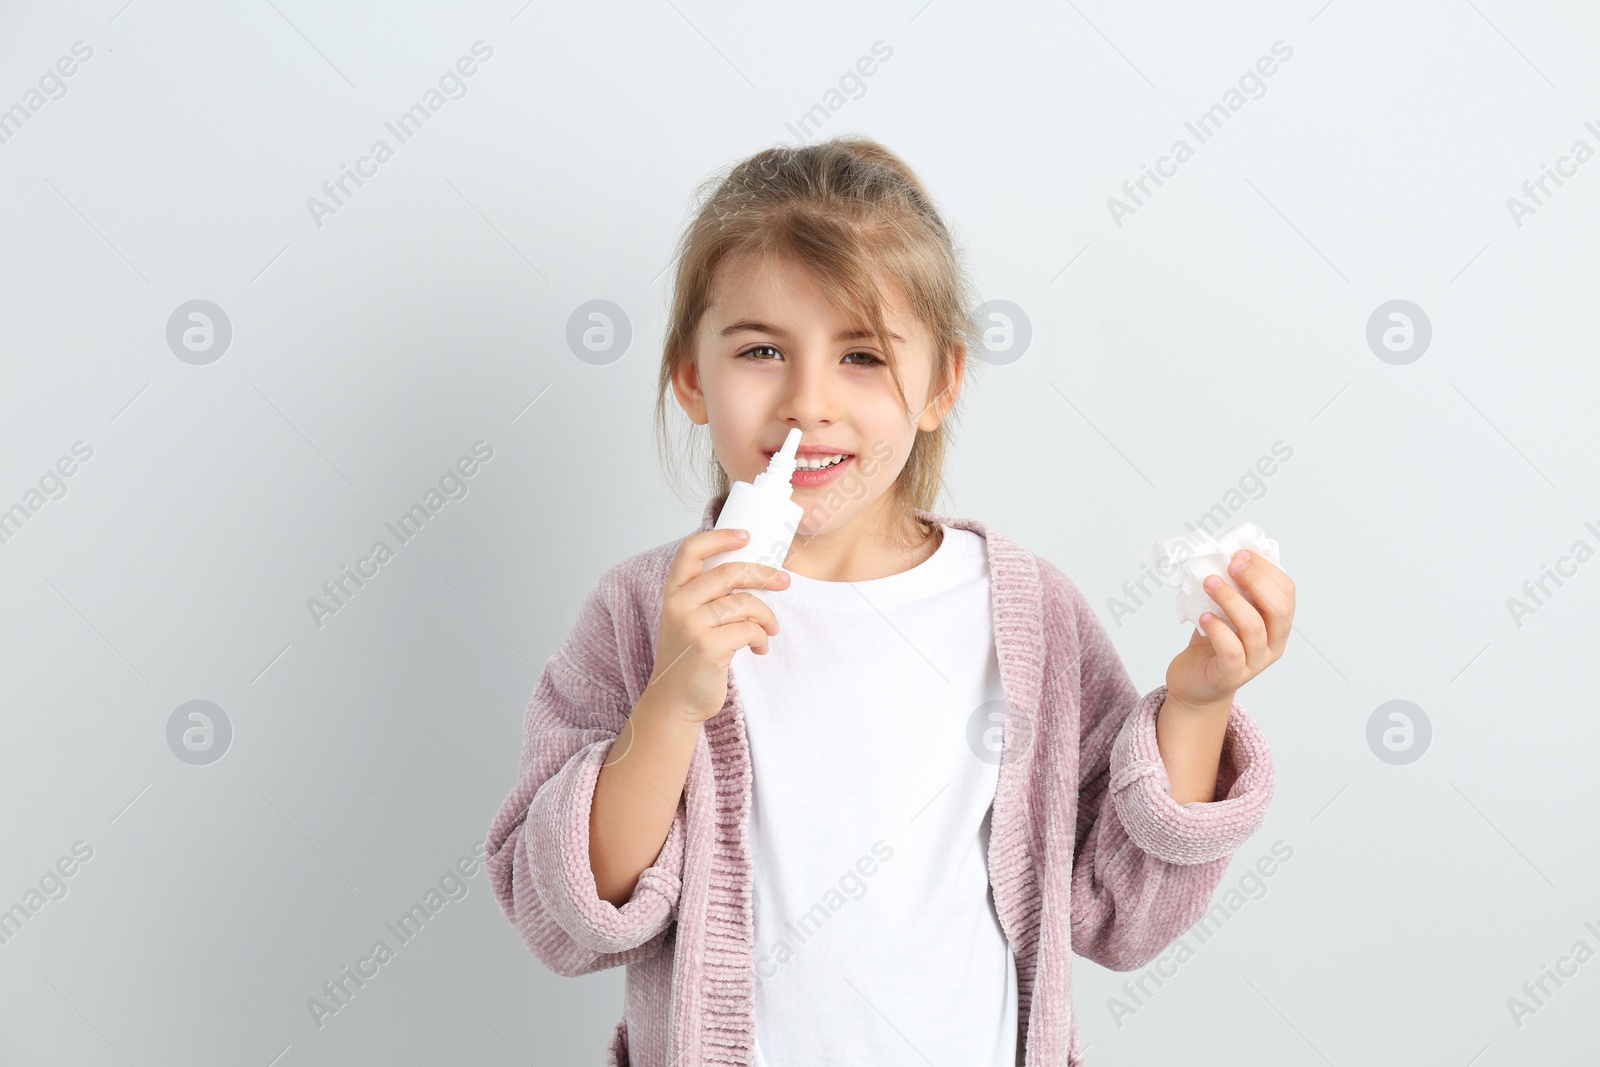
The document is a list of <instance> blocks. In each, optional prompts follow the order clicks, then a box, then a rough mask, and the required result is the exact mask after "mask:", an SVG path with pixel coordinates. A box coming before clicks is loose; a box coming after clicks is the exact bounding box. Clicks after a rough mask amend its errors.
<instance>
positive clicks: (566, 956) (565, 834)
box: [484, 585, 685, 977]
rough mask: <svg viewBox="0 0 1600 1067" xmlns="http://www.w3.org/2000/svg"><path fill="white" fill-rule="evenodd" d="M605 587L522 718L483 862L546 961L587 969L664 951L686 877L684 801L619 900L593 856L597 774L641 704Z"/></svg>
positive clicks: (509, 911) (564, 970)
mask: <svg viewBox="0 0 1600 1067" xmlns="http://www.w3.org/2000/svg"><path fill="white" fill-rule="evenodd" d="M601 590H602V586H601V585H597V586H596V587H595V589H594V590H592V591H591V592H590V594H589V596H588V597H587V598H586V599H585V601H584V604H583V607H582V608H581V609H580V611H579V614H578V620H577V622H576V623H575V624H574V626H573V628H572V631H571V633H569V634H568V636H567V638H566V640H565V641H564V642H563V643H562V645H561V647H560V648H558V649H557V650H556V652H555V654H554V655H552V656H551V657H550V659H549V661H548V662H546V664H545V666H544V670H543V671H542V672H541V674H540V675H539V680H538V682H537V684H536V685H535V687H534V691H533V697H532V699H531V700H530V701H529V703H528V706H527V710H526V712H525V713H524V718H523V742H522V758H521V765H520V768H519V771H518V777H517V783H516V785H515V787H514V788H513V789H512V790H511V793H510V795H509V796H507V797H506V799H505V802H504V803H503V804H502V805H501V807H500V810H499V812H498V813H497V814H496V815H495V817H494V821H493V823H492V824H491V825H490V827H489V835H488V838H487V840H486V841H485V844H484V853H485V857H484V864H485V866H486V868H487V869H488V872H489V878H490V884H491V886H492V887H493V889H494V894H495V898H496V899H497V900H498V901H499V903H500V910H501V911H503V912H504V913H505V916H506V918H507V919H509V920H510V921H511V924H512V925H513V926H515V927H516V929H517V932H518V933H519V934H520V935H521V936H522V940H523V942H524V943H525V944H526V945H527V946H528V948H529V949H531V950H532V951H533V954H534V955H535V956H537V957H538V958H539V959H540V961H541V962H543V963H544V964H545V965H546V966H547V967H549V968H550V969H551V970H552V971H554V972H555V973H557V974H559V975H564V976H568V977H572V976H576V975H582V974H588V973H590V972H592V971H599V970H604V969H606V968H608V967H616V966H619V965H622V964H626V963H631V962H634V961H635V960H638V959H642V958H645V957H647V956H649V955H652V954H654V953H655V952H656V951H658V950H659V949H660V947H661V944H662V942H663V941H664V940H665V935H666V931H667V928H668V926H669V924H670V923H671V921H672V920H673V918H674V916H675V911H676V908H677V903H678V894H679V890H680V889H681V887H682V877H683V861H684V838H685V819H684V806H683V802H682V801H681V800H680V801H679V804H678V811H677V814H676V815H675V816H674V818H673V821H672V828H671V829H670V830H669V831H668V833H667V839H666V842H665V843H664V844H663V845H662V848H661V852H660V854H659V855H658V856H657V858H656V860H655V861H654V863H652V864H651V866H649V867H647V868H646V869H645V870H644V872H643V873H642V874H641V875H640V876H639V881H638V884H637V885H636V886H635V887H634V890H633V895H632V896H631V897H630V898H629V899H628V900H626V901H624V902H623V904H622V906H621V907H620V908H619V907H617V906H615V905H613V904H612V903H610V902H609V901H606V900H603V899H601V897H600V894H599V890H598V888H597V887H596V885H595V880H594V871H593V868H592V867H591V866H590V863H589V813H590V809H591V807H592V805H593V801H594V788H595V781H596V780H597V778H598V777H599V774H600V768H601V766H602V764H604V762H605V760H606V757H607V755H608V754H609V753H610V751H611V747H612V745H614V744H615V743H616V740H617V735H618V734H619V733H621V730H622V727H623V726H624V725H625V724H626V722H627V717H628V715H629V713H630V712H631V710H632V704H631V701H629V699H628V697H627V694H626V689H625V687H624V685H623V682H622V670H621V666H620V664H619V659H618V655H617V636H616V630H615V628H614V626H613V623H612V618H611V614H610V612H609V611H608V609H607V608H606V605H605V598H604V596H603V594H602V591H601Z"/></svg>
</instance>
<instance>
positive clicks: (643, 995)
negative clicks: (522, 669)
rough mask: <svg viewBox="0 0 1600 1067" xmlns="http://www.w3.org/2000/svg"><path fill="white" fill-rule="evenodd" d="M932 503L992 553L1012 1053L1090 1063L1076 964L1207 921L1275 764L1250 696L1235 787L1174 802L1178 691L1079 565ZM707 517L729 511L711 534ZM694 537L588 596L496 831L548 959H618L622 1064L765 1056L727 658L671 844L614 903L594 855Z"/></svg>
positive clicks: (514, 918) (745, 1061)
mask: <svg viewBox="0 0 1600 1067" xmlns="http://www.w3.org/2000/svg"><path fill="white" fill-rule="evenodd" d="M919 515H920V516H921V517H922V518H924V519H925V520H930V521H935V522H939V523H941V524H943V525H945V526H949V527H956V528H959V529H965V530H971V531H973V532H974V533H976V534H978V535H979V536H981V537H982V538H983V539H984V542H985V545H986V546H987V552H988V559H989V568H990V579H991V598H990V599H991V605H992V612H993V619H994V635H995V645H996V649H997V653H998V657H999V661H1000V676H1001V684H1002V686H1003V688H1004V692H1005V698H1006V707H1007V711H1006V715H1005V719H1004V725H1003V747H1002V751H1001V763H1000V777H999V785H998V788H997V790H996V792H995V798H994V814H993V821H992V824H991V829H992V832H991V835H990V842H989V853H988V863H989V882H990V885H991V886H992V888H993V892H994V901H995V907H996V910H997V912H998V914H999V918H1000V924H1001V927H1002V929H1003V930H1004V932H1005V936H1006V938H1007V940H1008V941H1009V942H1010V944H1011V947H1012V951H1013V953H1014V955H1015V958H1016V965H1017V979H1018V987H1019V1012H1018V1021H1017V1026H1018V1032H1017V1063H1018V1064H1021V1065H1024V1067H1056V1065H1066V1067H1077V1065H1079V1064H1082V1063H1083V1062H1084V1061H1083V1059H1082V1051H1081V1041H1080V1039H1079V1036H1078V1026H1077V1020H1076V1018H1075V1013H1074V1012H1073V1008H1072V969H1071V968H1072V959H1071V954H1072V953H1074V952H1075V953H1077V954H1078V955H1080V956H1084V957H1087V958H1088V959H1091V960H1094V961H1095V962H1096V963H1099V964H1101V965H1102V966H1105V967H1108V968H1111V969H1112V970H1117V971H1128V970H1134V969H1136V968H1139V967H1142V966H1144V965H1145V964H1147V963H1149V962H1150V961H1151V960H1153V959H1154V958H1155V957H1156V956H1158V955H1159V954H1160V953H1161V952H1162V950H1164V949H1165V948H1166V947H1167V946H1168V945H1169V944H1171V943H1172V942H1173V941H1175V940H1176V939H1177V938H1178V936H1179V935H1180V934H1182V933H1183V931H1184V930H1186V929H1188V927H1189V926H1190V925H1191V924H1193V923H1194V922H1195V921H1196V920H1197V919H1199V917H1200V915H1201V914H1202V912H1204V910H1205V909H1206V907H1207V906H1208V904H1209V903H1210V900H1211V895H1212V893H1213V892H1214V891H1215V890H1216V887H1217V884H1218V883H1219V882H1220V881H1221V879H1222V877H1223V874H1224V873H1225V870H1226V867H1227V865H1228V860H1229V857H1230V856H1231V855H1232V854H1233V853H1234V851H1235V850H1237V849H1238V848H1239V846H1240V845H1242V844H1243V843H1244V842H1245V841H1246V840H1248V839H1249V838H1250V836H1251V835H1252V834H1254V833H1255V831H1256V829H1257V827H1259V826H1260V825H1261V822H1262V820H1263V819H1264V818H1265V817H1266V812H1267V804H1268V802H1269V801H1270V800H1271V798H1272V788H1273V772H1272V756H1271V753H1270V752H1269V751H1268V749H1267V743H1266V740H1265V739H1264V738H1263V737H1262V735H1261V731H1260V729H1259V728H1258V727H1257V726H1256V724H1255V722H1254V721H1253V720H1252V719H1251V718H1250V716H1249V715H1248V714H1246V712H1245V709H1244V708H1243V707H1241V706H1240V705H1239V704H1237V703H1235V704H1234V705H1233V709H1232V713H1231V715H1230V717H1229V719H1228V726H1227V733H1226V737H1225V740H1224V742H1223V750H1222V762H1221V767H1220V770H1219V773H1218V775H1217V791H1216V794H1215V795H1216V796H1217V797H1219V798H1220V799H1217V800H1213V801H1211V802H1209V803H1192V804H1183V805H1180V804H1178V803H1177V802H1176V801H1174V800H1173V799H1172V797H1171V796H1170V795H1169V793H1168V789H1169V785H1170V783H1169V781H1168V778H1167V772H1166V768H1165V767H1164V766H1163V764H1162V762H1161V755H1160V751H1159V750H1158V748H1157V747H1156V730H1155V720H1156V712H1157V710H1158V709H1159V708H1160V707H1161V702H1162V700H1163V699H1164V698H1165V697H1166V693H1167V689H1166V686H1164V685H1163V686H1161V687H1160V688H1157V689H1155V690H1153V691H1151V692H1149V693H1147V694H1145V695H1144V696H1142V697H1141V696H1140V695H1139V691H1138V690H1137V689H1136V688H1134V685H1133V683H1132V681H1130V680H1129V677H1128V672H1127V670H1126V668H1125V667H1124V666H1123V664H1122V661H1121V659H1120V658H1119V657H1118V655H1117V653H1116V650H1115V649H1114V648H1113V647H1112V645H1111V641H1110V639H1109V637H1108V636H1107V633H1106V631H1105V628H1104V627H1103V626H1102V625H1101V623H1100V621H1099V619H1098V617H1097V616H1096V615H1095V613H1094V610H1093V609H1092V608H1091V607H1090V605H1089V604H1088V602H1087V601H1086V600H1085V599H1084V597H1083V594H1082V593H1080V592H1079V591H1078V588H1077V586H1075V585H1074V584H1073V582H1072V581H1071V579H1069V578H1067V577H1066V576H1065V575H1064V574H1063V573H1062V572H1061V571H1060V570H1058V569H1057V568H1056V567H1055V566H1054V565H1052V564H1051V563H1049V562H1048V561H1046V560H1045V559H1043V558H1042V557H1040V556H1038V555H1036V554H1034V553H1033V552H1031V551H1029V550H1028V549H1026V548H1023V547H1022V546H1021V545H1019V544H1017V543H1016V542H1013V541H1011V540H1009V539H1007V538H1006V537H1003V536H1001V535H1000V534H998V533H996V532H995V531H993V530H991V529H989V528H988V527H986V526H985V525H984V524H983V523H981V522H979V521H977V520H974V519H952V518H947V517H944V516H942V515H937V514H935V513H932V512H926V511H922V512H919ZM715 517H716V513H715V511H714V502H713V504H708V505H707V507H706V510H705V514H704V517H703V519H702V521H701V526H700V529H701V530H709V529H711V528H712V526H713V525H714V522H715ZM680 544H681V540H680V541H670V542H667V543H666V544H663V545H659V546H657V547H655V548H652V549H650V550H648V551H646V552H642V553H640V554H638V555H636V556H633V557H632V558H630V559H627V560H624V561H623V562H621V563H619V564H617V565H616V566H614V567H612V568H611V569H610V570H608V571H607V572H606V573H605V574H604V575H602V576H601V578H600V580H599V581H598V583H596V585H595V586H594V588H593V589H592V591H591V592H590V593H589V595H588V596H587V598H586V599H585V600H584V602H583V605H582V607H581V608H580V609H579V612H578V618H577V621H576V623H575V624H574V626H573V628H572V630H571V632H570V633H569V634H568V636H567V637H566V639H565V640H564V641H563V642H562V644H561V646H560V647H559V648H558V649H557V650H556V652H555V654H554V655H552V656H551V657H550V659H549V660H548V662H546V664H545V666H544V670H543V672H542V673H541V674H540V676H539V680H538V683H537V685H536V687H535V689H534V692H533V698H532V700H531V701H530V702H529V704H528V707H527V712H526V715H525V718H524V739H523V747H522V760H521V769H520V773H519V775H518V780H517V784H516V787H515V788H513V789H512V790H511V793H510V795H509V796H507V797H506V800H505V803H504V804H503V805H502V806H501V808H500V811H499V813H498V814H497V815H496V816H495V818H494V822H493V824H492V825H491V826H490V828H489V836H488V839H487V841H486V842H485V846H486V847H485V857H486V866H487V869H488V872H489V877H490V879H491V884H492V885H493V887H494V892H495V896H496V898H497V899H498V900H499V902H500V907H501V909H502V910H503V911H504V912H505V914H506V917H507V918H508V919H510V920H511V923H512V925H513V926H515V927H516V929H517V932H518V933H519V934H520V935H521V936H522V940H523V941H524V942H525V943H526V944H527V946H528V948H529V949H531V950H532V951H533V954H534V955H535V956H537V957H538V958H539V960H540V961H541V962H543V963H544V964H545V965H546V966H547V967H549V968H550V969H551V970H552V971H554V972H555V973H556V974H560V975H567V976H573V975H581V974H588V973H590V972H593V971H598V970H602V969H604V968H608V967H616V966H619V965H626V967H627V982H626V985H627V996H626V1000H627V1003H626V1006H625V1009H624V1015H623V1018H622V1020H621V1021H620V1022H619V1023H618V1024H617V1027H616V1029H615V1031H614V1032H613V1033H612V1036H611V1040H610V1043H609V1046H608V1048H607V1058H606V1064H607V1065H608V1067H691V1065H698V1064H738V1065H741V1067H744V1065H749V1064H750V1063H751V1060H752V1039H753V1035H754V1031H755V999H754V994H755V969H754V961H753V958H752V956H753V952H752V949H753V946H754V932H753V926H752V918H751V860H750V849H749V842H748V839H747V836H746V828H747V821H748V816H749V812H750V781H751V764H750V749H749V745H748V742H747V739H746V735H745V722H744V709H743V707H742V705H741V704H740V699H739V694H738V692H737V687H736V686H735V684H734V683H733V679H732V677H731V672H730V678H729V686H728V700H727V703H726V704H725V705H723V707H722V709H721V710H720V711H719V712H718V713H717V714H716V715H714V716H712V717H711V718H710V719H708V720H706V722H705V724H704V725H703V727H702V728H701V734H700V738H699V741H698V743H697V746H696V749H695V753H694V757H693V760H692V762H691V764H690V767H689V775H688V780H687V782H686V783H685V785H684V796H683V799H682V800H681V801H680V802H679V805H678V812H677V815H676V817H675V818H674V820H673V823H672V828H671V830H670V831H669V832H668V835H667V839H666V843H665V844H664V845H663V847H662V849H661V854H660V855H659V856H658V857H657V858H656V860H655V863H654V864H653V865H652V866H651V867H649V868H648V869H646V870H645V871H644V873H643V874H642V875H641V876H640V878H639V882H638V885H637V886H636V888H635V889H634V891H633V895H632V897H631V898H629V899H628V900H627V901H626V902H624V903H623V905H622V907H620V908H618V907H616V906H614V905H612V904H610V903H608V902H607V901H604V900H601V899H600V897H599V894H598V892H597V890H596V888H595V881H594V874H593V871H592V870H591V868H590V866H589V809H590V804H591V802H592V800H593V797H594V787H595V779H596V777H597V776H598V774H599V772H600V766H601V764H602V763H603V762H604V761H605V758H606V755H607V753H608V752H609V751H610V750H611V746H612V744H613V743H614V742H615V740H616V738H617V735H618V733H619V731H620V730H621V729H622V726H623V724H624V723H625V721H626V719H627V717H628V714H629V713H630V711H631V710H632V708H633V705H634V703H635V701H637V700H638V698H639V695H640V694H641V693H642V692H643V690H644V688H645V684H646V683H647V682H648V681H649V679H650V675H651V672H652V670H653V667H654V654H655V641H656V631H657V628H658V625H659V622H660V617H661V601H662V589H663V586H664V585H665V582H666V574H667V568H668V566H669V565H670V564H671V562H672V559H673V557H674V556H675V555H676V554H677V551H678V547H679V545H680ZM775 640H778V641H781V640H783V638H782V636H781V635H780V636H779V637H777V638H775ZM1108 801H1109V802H1108ZM906 981H908V982H914V981H917V977H916V976H915V975H911V974H908V975H906Z"/></svg>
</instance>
